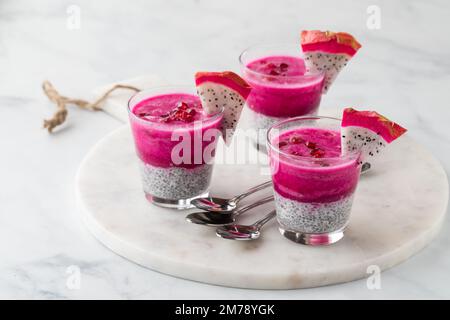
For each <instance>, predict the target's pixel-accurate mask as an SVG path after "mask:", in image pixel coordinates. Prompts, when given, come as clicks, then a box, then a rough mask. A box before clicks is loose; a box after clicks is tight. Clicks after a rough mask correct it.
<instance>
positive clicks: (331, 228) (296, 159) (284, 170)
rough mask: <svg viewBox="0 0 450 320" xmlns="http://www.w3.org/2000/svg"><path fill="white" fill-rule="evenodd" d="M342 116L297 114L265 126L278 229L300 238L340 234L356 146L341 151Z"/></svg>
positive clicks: (330, 239)
mask: <svg viewBox="0 0 450 320" xmlns="http://www.w3.org/2000/svg"><path fill="white" fill-rule="evenodd" d="M340 124H341V121H340V120H339V119H335V118H328V117H319V116H311V117H296V118H292V119H288V120H284V121H282V122H280V123H277V124H275V125H273V126H272V127H271V128H270V129H269V131H268V132H267V148H268V152H269V158H270V167H271V173H272V181H273V186H274V195H275V206H276V210H277V220H278V223H279V229H280V232H281V233H282V234H283V235H284V236H286V237H287V238H289V239H291V240H293V241H295V242H298V243H302V244H308V245H323V244H331V243H334V242H337V241H338V240H340V239H341V238H342V237H343V236H344V233H343V232H344V229H345V227H346V226H347V224H348V221H349V218H350V211H351V207H352V203H353V195H354V192H355V190H356V186H357V184H358V181H359V174H360V169H361V168H360V167H361V165H360V151H358V150H356V151H354V152H349V153H347V154H346V155H345V156H343V155H342V154H341V134H340Z"/></svg>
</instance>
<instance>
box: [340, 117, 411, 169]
mask: <svg viewBox="0 0 450 320" xmlns="http://www.w3.org/2000/svg"><path fill="white" fill-rule="evenodd" d="M405 132H406V129H405V128H403V127H401V126H400V125H398V124H397V123H395V122H392V121H390V120H389V119H387V118H385V117H384V116H382V115H380V114H379V113H377V112H375V111H357V110H355V109H353V108H346V109H344V114H343V116H342V123H341V136H342V139H341V148H342V154H343V155H345V154H346V153H348V152H351V151H354V150H361V163H362V164H363V167H362V169H363V170H367V169H369V168H371V167H372V162H373V160H374V159H375V158H376V157H377V156H378V155H379V154H380V153H382V151H383V149H384V148H385V147H386V145H387V144H389V143H391V142H392V141H394V140H395V139H397V138H398V137H400V136H401V135H402V134H404V133H405Z"/></svg>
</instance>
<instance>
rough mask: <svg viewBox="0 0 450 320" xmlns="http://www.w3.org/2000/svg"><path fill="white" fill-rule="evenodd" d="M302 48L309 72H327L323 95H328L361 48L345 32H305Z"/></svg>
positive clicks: (302, 34)
mask: <svg viewBox="0 0 450 320" xmlns="http://www.w3.org/2000/svg"><path fill="white" fill-rule="evenodd" d="M301 46H302V50H303V54H304V56H305V64H306V69H307V71H308V72H312V73H316V72H325V82H324V86H323V93H326V92H327V91H328V89H329V88H330V86H331V84H332V83H333V81H334V80H335V79H336V77H337V75H338V74H339V72H340V71H341V70H342V69H343V68H344V67H345V66H346V65H347V63H348V62H349V61H350V59H351V58H352V57H353V56H354V55H355V54H356V52H357V51H358V50H359V48H361V44H359V42H358V41H356V39H355V38H354V37H353V36H352V35H351V34H348V33H345V32H331V31H319V30H311V31H308V30H304V31H302V32H301Z"/></svg>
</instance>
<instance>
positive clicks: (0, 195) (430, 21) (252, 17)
mask: <svg viewBox="0 0 450 320" xmlns="http://www.w3.org/2000/svg"><path fill="white" fill-rule="evenodd" d="M376 2H377V3H376V4H378V5H379V7H380V9H381V29H380V30H369V29H368V28H367V27H366V19H367V13H366V9H367V7H368V6H369V5H372V4H374V3H373V1H340V2H339V3H337V2H335V1H320V2H306V1H302V2H300V1H276V2H274V1H260V0H251V1H245V2H244V1H218V0H212V1H206V0H203V1H200V0H197V1H193V0H190V1H186V0H178V1H170V2H168V1H163V0H160V1H135V2H133V4H132V5H131V4H130V3H129V2H123V1H118V0H116V1H106V0H105V1H95V2H92V1H87V0H83V1H58V2H55V1H49V0H48V1H45V0H44V1H40V2H39V5H36V6H34V7H31V6H30V5H29V2H27V1H20V0H18V1H12V0H4V1H1V2H0V69H1V70H2V72H1V73H0V115H1V126H0V134H1V137H2V138H1V139H0V145H1V148H2V156H1V157H0V177H1V180H0V256H1V257H2V258H1V259H0V297H2V298H47V297H48V298H62V297H67V298H81V297H84V298H227V299H228V298H269V299H270V298H354V297H357V298H370V299H377V298H449V297H450V289H449V287H450V286H449V284H450V276H449V275H448V272H447V271H448V268H449V267H450V249H449V245H448V244H449V243H450V233H449V232H448V231H449V230H450V222H449V221H448V219H447V220H446V221H445V223H444V227H443V231H442V232H441V233H440V235H439V236H438V237H437V239H436V240H435V241H434V242H432V243H431V244H430V245H429V246H428V247H427V249H426V250H423V251H422V252H420V253H419V254H418V255H416V256H415V257H413V258H411V259H410V260H408V261H406V262H405V263H403V264H402V265H400V266H397V267H395V268H393V269H390V270H388V271H387V272H384V273H383V274H382V289H381V290H368V289H367V287H366V283H365V281H355V282H351V283H346V284H342V285H336V286H330V287H325V288H317V289H307V290H291V291H275V292H272V291H252V290H241V289H230V288H221V287H216V286H210V285H203V284H198V283H194V282H190V281H186V280H180V279H176V278H172V277H169V276H166V275H162V274H159V273H156V272H151V271H148V270H147V269H144V268H141V267H139V266H136V265H134V264H132V263H130V262H128V261H125V260H124V259H122V258H120V257H118V256H116V255H115V254H113V253H111V252H109V251H108V250H106V249H105V248H104V247H103V246H102V245H100V244H99V243H98V242H97V241H96V240H95V239H94V238H93V237H92V236H91V235H90V234H89V233H88V232H87V231H86V230H85V229H84V227H83V226H82V224H81V222H80V221H79V218H78V215H77V212H76V207H75V201H74V195H73V183H74V176H75V172H76V169H77V167H78V165H79V163H80V161H81V159H82V158H83V156H84V155H85V154H86V152H87V151H88V150H89V149H90V147H91V146H92V145H93V144H94V143H95V142H96V141H97V140H98V139H99V138H101V137H102V136H103V135H105V134H106V133H108V132H109V131H111V130H112V129H114V128H116V127H117V126H119V125H120V123H119V122H118V121H116V120H115V119H113V118H111V117H108V116H106V115H104V114H102V113H95V114H94V113H90V112H83V111H79V110H76V109H74V108H71V109H70V117H69V120H68V123H67V124H65V125H64V127H63V128H61V130H59V132H58V134H55V135H53V136H49V135H48V134H47V133H46V132H45V131H44V130H42V129H41V124H42V123H41V119H42V118H45V117H48V116H49V115H50V114H51V113H52V112H53V111H54V106H53V105H51V104H50V103H48V101H47V99H46V97H45V96H44V95H43V94H42V93H41V89H40V85H41V82H42V81H43V80H44V79H49V80H51V81H52V82H53V83H54V85H55V86H56V87H57V88H58V89H59V90H60V91H61V92H62V93H63V94H67V95H74V96H80V97H87V98H89V97H90V94H89V93H90V92H91V91H92V89H93V88H95V87H98V86H101V85H103V84H105V83H111V82H114V81H117V80H121V79H127V78H133V77H135V76H137V75H141V74H146V73H155V74H158V75H160V76H162V77H164V78H165V79H167V80H168V81H169V82H172V83H191V82H192V75H193V73H194V72H195V71H197V70H213V69H216V70H220V69H232V70H238V68H239V66H238V63H237V56H238V55H239V53H240V52H241V51H242V50H243V49H244V48H246V47H247V46H249V45H251V44H254V43H260V42H294V41H298V30H300V29H302V28H322V29H324V28H326V29H336V30H343V31H348V32H351V33H352V34H354V35H355V36H356V37H357V38H358V39H359V40H360V41H361V43H362V44H363V46H364V47H363V49H362V50H361V51H360V52H359V53H358V55H357V56H355V58H354V60H353V61H352V62H351V63H350V64H349V66H348V69H347V70H345V71H344V72H342V74H341V75H340V76H339V79H338V81H337V82H336V84H335V86H334V87H333V88H331V89H330V91H329V93H328V94H327V95H326V96H325V97H324V99H323V101H322V106H345V105H356V106H369V107H372V108H376V109H377V110H379V111H380V112H381V113H383V114H385V115H386V116H388V117H391V118H393V119H395V120H398V121H399V122H400V123H401V124H402V125H404V126H405V127H407V128H408V129H409V134H410V135H411V136H412V137H413V138H414V139H416V140H417V141H419V142H421V143H422V144H423V145H424V146H426V147H427V148H428V149H429V150H430V151H431V152H432V153H433V154H434V156H435V157H436V158H437V159H439V160H440V161H441V163H442V164H443V166H444V168H445V169H446V171H447V173H448V172H449V171H450V134H449V131H448V121H449V119H450V111H449V108H448V89H449V84H450V65H449V62H448V59H447V57H448V56H449V55H450V43H449V40H448V39H447V38H448V37H446V36H445V32H446V31H447V30H448V29H449V26H450V25H449V21H448V16H449V14H450V5H449V4H448V2H447V1H444V0H441V1H438V0H433V1H419V0H415V1H408V2H404V1H376ZM72 4H76V5H78V6H79V8H80V9H81V28H80V29H75V30H70V29H68V28H67V27H66V23H67V18H68V14H67V13H66V10H67V8H68V7H69V5H72ZM186 21H188V22H186ZM193 21H194V22H195V23H193ZM405 156H407V155H405ZM71 265H77V266H79V267H80V269H81V275H82V277H81V288H80V289H78V290H70V289H68V288H67V286H66V281H67V278H68V276H69V275H68V274H67V273H66V270H67V267H69V266H71Z"/></svg>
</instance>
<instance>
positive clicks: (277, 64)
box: [247, 56, 306, 76]
mask: <svg viewBox="0 0 450 320" xmlns="http://www.w3.org/2000/svg"><path fill="white" fill-rule="evenodd" d="M247 68H249V69H250V70H253V71H255V72H258V73H261V74H265V75H270V76H301V75H304V74H305V72H306V67H305V63H304V62H303V59H301V58H299V57H291V56H272V57H265V58H261V59H258V60H254V61H252V62H250V63H249V64H247Z"/></svg>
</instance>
